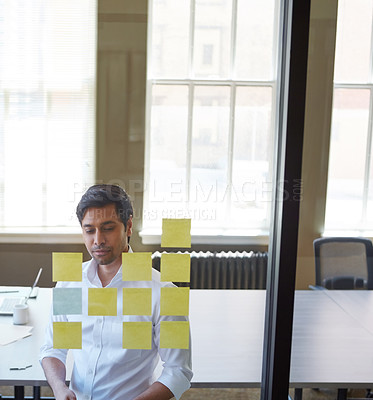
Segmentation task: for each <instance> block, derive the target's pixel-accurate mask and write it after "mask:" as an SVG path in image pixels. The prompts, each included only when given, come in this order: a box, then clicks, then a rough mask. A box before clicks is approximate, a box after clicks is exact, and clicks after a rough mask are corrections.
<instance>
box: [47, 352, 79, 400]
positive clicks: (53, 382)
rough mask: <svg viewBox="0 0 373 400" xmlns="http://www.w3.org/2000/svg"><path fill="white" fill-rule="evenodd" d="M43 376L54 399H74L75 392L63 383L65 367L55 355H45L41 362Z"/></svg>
mask: <svg viewBox="0 0 373 400" xmlns="http://www.w3.org/2000/svg"><path fill="white" fill-rule="evenodd" d="M41 364H42V366H43V369H44V373H45V376H46V378H47V381H48V383H49V386H50V387H51V388H52V390H53V393H54V396H55V397H56V400H76V396H75V393H74V392H73V391H72V390H70V389H69V388H68V387H67V386H66V383H65V380H66V367H65V365H64V364H63V363H62V362H61V361H60V360H59V359H58V358H55V357H45V358H43V360H42V362H41Z"/></svg>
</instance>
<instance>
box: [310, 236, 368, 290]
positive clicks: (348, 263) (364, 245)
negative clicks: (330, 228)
mask: <svg viewBox="0 0 373 400" xmlns="http://www.w3.org/2000/svg"><path fill="white" fill-rule="evenodd" d="M313 246H314V251H315V268H316V285H318V286H324V287H326V288H328V289H373V245H372V242H371V241H370V240H369V239H367V238H362V237H328V238H320V239H316V240H315V241H314V242H313Z"/></svg>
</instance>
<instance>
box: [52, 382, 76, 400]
mask: <svg viewBox="0 0 373 400" xmlns="http://www.w3.org/2000/svg"><path fill="white" fill-rule="evenodd" d="M54 395H55V397H56V400H76V396H75V393H74V392H73V391H72V390H70V389H69V388H68V387H67V386H66V385H65V384H64V387H62V386H61V388H59V389H57V388H56V389H55V391H54Z"/></svg>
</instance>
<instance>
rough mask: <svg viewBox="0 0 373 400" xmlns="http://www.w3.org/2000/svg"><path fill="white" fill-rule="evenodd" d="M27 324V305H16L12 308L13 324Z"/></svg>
mask: <svg viewBox="0 0 373 400" xmlns="http://www.w3.org/2000/svg"><path fill="white" fill-rule="evenodd" d="M27 322H28V305H27V304H16V305H15V306H14V308H13V324H14V325H23V324H27Z"/></svg>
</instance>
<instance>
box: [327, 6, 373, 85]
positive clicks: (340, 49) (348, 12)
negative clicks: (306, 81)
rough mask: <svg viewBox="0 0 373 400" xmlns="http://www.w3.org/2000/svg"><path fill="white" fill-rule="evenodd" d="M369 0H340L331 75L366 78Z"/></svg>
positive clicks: (355, 79) (339, 79)
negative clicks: (333, 71) (333, 66)
mask: <svg viewBox="0 0 373 400" xmlns="http://www.w3.org/2000/svg"><path fill="white" fill-rule="evenodd" d="M372 11H373V2H372V0H339V2H338V24H337V42H336V58H335V73H334V79H335V81H336V82H368V81H369V80H370V72H369V69H370V59H371V56H372V49H371V48H372V44H371V37H372Z"/></svg>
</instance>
